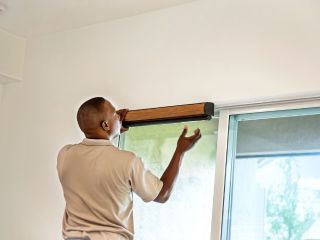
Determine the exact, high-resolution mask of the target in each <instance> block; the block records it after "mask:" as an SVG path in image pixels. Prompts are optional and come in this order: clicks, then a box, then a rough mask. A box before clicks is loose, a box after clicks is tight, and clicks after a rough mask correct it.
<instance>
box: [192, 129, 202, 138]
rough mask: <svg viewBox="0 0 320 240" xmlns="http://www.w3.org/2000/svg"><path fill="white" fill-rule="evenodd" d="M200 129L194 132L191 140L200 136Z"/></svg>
mask: <svg viewBox="0 0 320 240" xmlns="http://www.w3.org/2000/svg"><path fill="white" fill-rule="evenodd" d="M200 134H201V133H200V129H199V128H197V129H196V130H194V131H193V135H192V136H191V137H190V138H196V137H198V136H199V135H200Z"/></svg>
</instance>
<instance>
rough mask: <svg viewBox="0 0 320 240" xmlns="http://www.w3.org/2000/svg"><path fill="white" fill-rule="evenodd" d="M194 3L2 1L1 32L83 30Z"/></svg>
mask: <svg viewBox="0 0 320 240" xmlns="http://www.w3.org/2000/svg"><path fill="white" fill-rule="evenodd" d="M190 1H192V0H0V3H2V4H4V5H5V6H6V8H7V11H5V12H3V13H1V14H0V28H2V29H4V30H7V31H9V32H11V33H14V34H17V35H19V36H22V37H31V36H37V35H43V34H47V33H52V32H57V31H63V30H68V29H72V28H78V27H83V26H86V25H90V24H95V23H99V22H103V21H108V20H112V19H117V18H123V17H128V16H133V15H137V14H141V13H145V12H148V11H153V10H158V9H162V8H167V7H170V6H174V5H179V4H183V3H186V2H190Z"/></svg>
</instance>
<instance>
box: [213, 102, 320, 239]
mask: <svg viewBox="0 0 320 240" xmlns="http://www.w3.org/2000/svg"><path fill="white" fill-rule="evenodd" d="M319 107H320V98H310V99H301V100H291V101H278V102H270V103H264V104H261V103H260V104H247V105H238V106H225V107H220V108H218V109H217V110H218V112H219V113H218V114H219V127H218V140H217V156H216V169H215V170H216V173H215V185H214V196H213V208H212V227H211V229H212V232H211V240H229V236H230V233H229V230H230V228H229V225H230V220H231V219H230V214H231V212H230V211H229V207H230V206H229V204H230V200H231V198H232V192H230V188H232V182H233V181H230V182H227V180H228V179H231V176H232V174H233V165H234V164H233V161H231V159H232V158H234V157H235V154H236V153H235V148H232V147H230V146H232V145H234V144H233V143H234V141H235V140H236V138H237V131H236V130H237V121H239V120H254V119H262V118H261V117H262V116H263V115H264V116H265V115H266V113H267V115H268V119H269V118H276V117H280V116H281V117H284V116H295V115H297V110H298V111H299V110H301V111H302V110H303V111H304V113H305V114H304V115H311V114H314V113H319V110H315V108H319ZM290 110H294V111H290ZM280 111H283V112H280ZM237 115H241V116H240V117H238V119H236V118H235V116H237ZM300 116H301V114H300ZM226 192H227V193H230V194H228V196H227V198H226V199H225V193H226Z"/></svg>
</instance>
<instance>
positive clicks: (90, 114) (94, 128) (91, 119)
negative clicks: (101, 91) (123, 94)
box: [77, 97, 114, 135]
mask: <svg viewBox="0 0 320 240" xmlns="http://www.w3.org/2000/svg"><path fill="white" fill-rule="evenodd" d="M112 111H114V107H113V106H112V104H111V103H110V102H109V101H107V100H106V99H104V98H103V97H95V98H91V99H89V100H87V101H86V102H84V103H83V104H82V105H81V106H80V108H79V110H78V113H77V120H78V124H79V127H80V129H81V130H82V132H84V134H85V135H95V134H97V133H98V132H99V130H101V123H102V122H103V121H106V120H107V119H108V114H109V113H110V112H112Z"/></svg>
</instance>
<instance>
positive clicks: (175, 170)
mask: <svg viewBox="0 0 320 240" xmlns="http://www.w3.org/2000/svg"><path fill="white" fill-rule="evenodd" d="M183 156H184V152H183V151H181V150H180V149H178V148H177V149H176V150H175V152H174V154H173V156H172V159H171V161H170V163H169V165H168V167H167V169H166V170H165V171H164V173H163V174H162V177H161V181H162V182H163V187H162V189H161V191H160V193H159V195H158V197H157V198H156V199H155V200H154V201H155V202H160V203H164V202H166V201H167V200H168V199H169V197H170V195H171V192H172V189H173V186H174V183H175V181H176V179H177V176H178V174H179V170H180V166H181V162H182V158H183Z"/></svg>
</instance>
